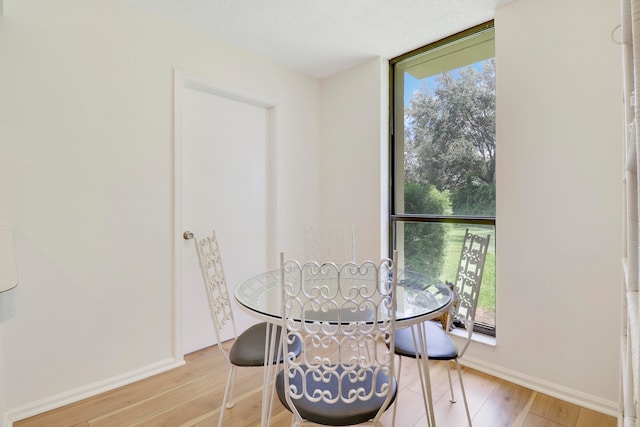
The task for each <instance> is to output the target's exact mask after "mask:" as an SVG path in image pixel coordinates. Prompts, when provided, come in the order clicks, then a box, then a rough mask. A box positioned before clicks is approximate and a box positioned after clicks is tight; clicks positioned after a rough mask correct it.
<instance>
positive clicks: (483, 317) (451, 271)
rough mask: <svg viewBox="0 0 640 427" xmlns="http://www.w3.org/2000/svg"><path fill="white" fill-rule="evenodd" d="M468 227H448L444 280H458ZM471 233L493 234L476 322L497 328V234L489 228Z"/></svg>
mask: <svg viewBox="0 0 640 427" xmlns="http://www.w3.org/2000/svg"><path fill="white" fill-rule="evenodd" d="M465 230H466V226H451V227H448V238H447V242H448V244H447V247H446V249H445V251H446V254H445V260H444V267H443V268H442V277H441V278H442V280H448V281H450V282H453V281H454V280H455V278H456V272H457V268H458V263H459V261H460V251H461V249H462V242H463V240H464V232H465ZM470 230H471V232H474V233H478V234H491V241H490V244H489V252H488V253H487V259H486V260H485V264H484V274H483V275H482V285H481V288H480V297H479V299H478V309H477V312H476V320H477V321H479V322H483V323H488V324H489V325H492V326H495V313H496V305H495V301H496V286H495V284H496V255H495V233H494V232H493V230H492V229H491V230H489V229H488V228H477V229H474V228H472V227H470Z"/></svg>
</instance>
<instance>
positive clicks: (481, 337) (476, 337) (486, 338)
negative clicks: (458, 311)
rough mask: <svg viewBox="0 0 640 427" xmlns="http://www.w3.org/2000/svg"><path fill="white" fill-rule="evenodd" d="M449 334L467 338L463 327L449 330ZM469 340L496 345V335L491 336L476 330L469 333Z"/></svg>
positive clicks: (491, 345)
mask: <svg viewBox="0 0 640 427" xmlns="http://www.w3.org/2000/svg"><path fill="white" fill-rule="evenodd" d="M450 334H451V335H453V336H455V337H459V338H461V339H466V338H467V333H466V332H465V331H464V330H463V329H454V330H452V331H451V332H450ZM471 341H475V342H478V343H480V344H484V345H488V346H490V347H495V346H496V337H492V336H491V335H485V334H480V333H478V332H474V333H473V334H472V335H471Z"/></svg>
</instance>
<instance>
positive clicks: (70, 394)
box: [2, 358, 184, 427]
mask: <svg viewBox="0 0 640 427" xmlns="http://www.w3.org/2000/svg"><path fill="white" fill-rule="evenodd" d="M182 365H184V360H181V361H176V360H174V359H171V358H169V359H165V360H161V361H159V362H156V363H153V364H151V365H148V366H145V367H143V368H140V369H136V370H134V371H131V372H127V373H124V374H121V375H117V376H115V377H112V378H107V379H105V380H103V381H98V382H95V383H93V384H89V385H86V386H82V387H78V388H76V389H73V390H69V391H66V392H63V393H59V394H56V395H53V396H49V397H46V398H44V399H40V400H36V401H35V402H31V403H28V404H26V405H22V406H19V407H17V408H13V409H11V410H9V411H6V412H5V413H4V416H3V420H2V425H3V426H6V427H11V426H13V423H14V422H16V421H20V420H24V419H25V418H29V417H32V416H34V415H38V414H42V413H44V412H47V411H51V410H52V409H56V408H60V407H62V406H65V405H69V404H71V403H75V402H79V401H80V400H82V399H86V398H89V397H93V396H96V395H98V394H100V393H104V392H106V391H110V390H114V389H116V388H118V387H122V386H125V385H128V384H131V383H134V382H136V381H140V380H143V379H145V378H149V377H152V376H154V375H157V374H160V373H162V372H165V371H168V370H170V369H174V368H177V367H179V366H182Z"/></svg>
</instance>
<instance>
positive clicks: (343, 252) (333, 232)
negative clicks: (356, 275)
mask: <svg viewBox="0 0 640 427" xmlns="http://www.w3.org/2000/svg"><path fill="white" fill-rule="evenodd" d="M304 241H305V257H306V260H307V261H318V262H325V261H331V262H337V263H345V262H355V260H356V245H355V230H354V226H353V224H351V225H349V226H335V227H324V226H321V227H312V226H309V225H307V226H305V227H304Z"/></svg>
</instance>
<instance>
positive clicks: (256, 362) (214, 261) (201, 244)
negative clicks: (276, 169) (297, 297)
mask: <svg viewBox="0 0 640 427" xmlns="http://www.w3.org/2000/svg"><path fill="white" fill-rule="evenodd" d="M194 240H195V244H196V250H197V253H198V261H199V264H200V270H201V271H202V278H203V279H204V284H205V288H206V291H207V297H208V300H209V309H210V313H211V320H212V321H213V330H214V331H215V334H216V341H217V343H218V348H219V349H220V352H221V353H222V355H223V357H224V359H225V361H226V362H227V364H228V365H229V373H228V375H227V384H226V387H225V391H224V397H223V398H222V406H221V408H220V418H219V421H218V426H222V425H223V418H224V411H225V408H232V407H233V387H234V384H235V376H236V370H237V367H238V366H253V367H260V366H264V359H265V343H266V339H267V331H268V327H267V326H268V325H267V324H266V323H258V324H256V325H253V326H251V327H250V328H248V329H247V330H245V331H244V332H242V333H241V334H240V335H238V333H237V331H236V324H235V320H234V317H233V311H232V309H231V303H230V300H229V290H228V287H227V281H226V278H225V275H224V270H223V269H222V258H221V257H220V250H219V248H218V240H217V238H216V233H215V231H212V232H211V233H210V234H209V235H207V236H205V237H203V238H198V237H196V238H195V239H194ZM226 325H231V328H232V331H233V338H234V339H233V340H232V341H231V342H232V344H231V346H230V348H225V346H224V345H223V342H222V341H221V337H220V333H221V331H222V329H223V328H224V327H225V326H226ZM280 335H281V334H280V329H279V327H278V330H277V332H276V345H278V343H279V340H280ZM227 347H228V346H227ZM276 348H278V347H276ZM289 351H290V352H292V353H293V354H299V353H300V343H299V342H294V343H293V344H291V345H290V346H289ZM277 360H278V359H277V356H276V357H274V361H273V363H275V362H276V361H277ZM279 361H282V357H280V358H279ZM264 386H265V387H267V385H264Z"/></svg>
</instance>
